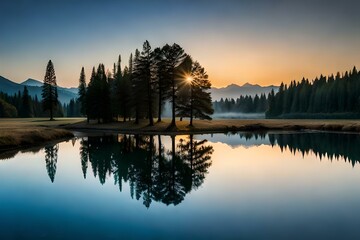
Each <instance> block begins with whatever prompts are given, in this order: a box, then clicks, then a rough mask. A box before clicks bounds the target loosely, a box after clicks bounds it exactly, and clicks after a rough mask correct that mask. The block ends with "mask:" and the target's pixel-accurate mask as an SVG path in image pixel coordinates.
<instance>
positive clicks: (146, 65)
mask: <svg viewBox="0 0 360 240" xmlns="http://www.w3.org/2000/svg"><path fill="white" fill-rule="evenodd" d="M151 65H152V50H151V46H150V44H149V42H148V41H145V42H144V45H143V50H142V52H141V54H140V55H139V56H138V57H137V58H136V60H135V64H134V69H133V71H134V75H136V79H137V84H138V85H141V86H142V88H141V89H140V88H139V89H140V90H142V91H143V94H144V95H145V102H146V103H147V117H148V119H149V125H150V126H153V125H154V119H153V111H154V110H153V102H154V99H153V91H154V81H153V78H152V77H151Z"/></svg>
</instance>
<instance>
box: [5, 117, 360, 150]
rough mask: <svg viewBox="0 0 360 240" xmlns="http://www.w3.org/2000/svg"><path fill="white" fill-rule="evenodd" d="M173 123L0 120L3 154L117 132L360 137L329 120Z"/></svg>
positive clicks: (357, 128) (354, 127) (349, 124)
mask: <svg viewBox="0 0 360 240" xmlns="http://www.w3.org/2000/svg"><path fill="white" fill-rule="evenodd" d="M169 124H170V119H164V120H163V121H162V122H159V123H155V125H154V126H148V122H147V121H145V120H143V121H141V122H140V124H134V122H133V121H131V122H125V123H124V122H116V123H106V124H97V123H95V122H91V123H90V124H87V123H86V121H85V119H83V118H59V119H56V120H55V121H49V120H48V119H43V118H28V119H19V118H16V119H0V151H2V152H3V151H7V150H11V149H16V148H24V147H30V146H36V145H41V144H44V143H47V142H50V141H55V140H61V139H66V138H71V137H73V136H74V135H73V133H72V132H74V131H82V132H99V133H103V132H116V133H127V134H201V133H221V132H235V131H253V132H254V131H271V130H276V131H283V130H284V131H289V130H295V131H296V130H319V131H343V132H357V133H360V120H341V119H336V120H330V119H221V120H220V119H216V120H212V121H207V120H195V121H194V126H193V127H189V126H188V125H189V122H188V121H177V123H176V124H177V128H174V129H171V130H169V129H168V126H169Z"/></svg>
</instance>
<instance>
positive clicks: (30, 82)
mask: <svg viewBox="0 0 360 240" xmlns="http://www.w3.org/2000/svg"><path fill="white" fill-rule="evenodd" d="M20 84H21V85H26V86H35V87H41V86H42V85H43V83H42V82H40V81H38V80H35V79H32V78H28V79H27V80H25V81H24V82H22V83H20Z"/></svg>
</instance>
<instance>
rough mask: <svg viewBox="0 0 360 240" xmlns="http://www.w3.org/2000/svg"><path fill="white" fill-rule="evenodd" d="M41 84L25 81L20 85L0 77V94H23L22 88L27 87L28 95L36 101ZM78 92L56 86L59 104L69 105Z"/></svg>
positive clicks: (39, 82)
mask: <svg viewBox="0 0 360 240" xmlns="http://www.w3.org/2000/svg"><path fill="white" fill-rule="evenodd" d="M42 85H43V83H42V82H41V81H38V80H35V79H31V78H29V79H27V80H26V81H24V82H22V83H15V82H13V81H11V80H9V79H7V78H4V77H2V76H0V92H3V93H6V94H8V95H14V94H15V93H18V92H19V91H20V92H23V91H24V86H27V88H28V90H29V94H30V96H32V97H35V96H37V97H38V99H39V100H40V99H41V91H42V90H41V87H42ZM77 95H78V90H77V88H64V87H59V86H58V96H59V101H60V102H61V104H64V103H69V102H70V100H71V99H73V98H77Z"/></svg>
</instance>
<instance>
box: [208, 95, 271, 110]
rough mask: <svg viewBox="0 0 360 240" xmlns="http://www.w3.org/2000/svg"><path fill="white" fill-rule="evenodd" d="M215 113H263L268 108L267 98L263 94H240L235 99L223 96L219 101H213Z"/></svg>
mask: <svg viewBox="0 0 360 240" xmlns="http://www.w3.org/2000/svg"><path fill="white" fill-rule="evenodd" d="M213 106H214V111H215V113H225V112H242V113H263V112H265V111H266V110H267V108H268V99H267V97H266V95H265V94H261V95H260V97H259V95H257V94H256V95H255V97H254V98H253V97H251V96H248V95H246V96H242V95H240V98H237V99H236V100H235V99H233V98H230V99H228V98H225V100H224V99H223V98H221V99H220V101H215V102H213Z"/></svg>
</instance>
